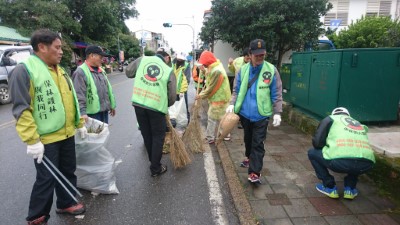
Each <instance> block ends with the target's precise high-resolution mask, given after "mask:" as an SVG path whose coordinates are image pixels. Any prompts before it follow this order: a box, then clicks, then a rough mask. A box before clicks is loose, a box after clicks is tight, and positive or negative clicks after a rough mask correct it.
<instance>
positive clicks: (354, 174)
mask: <svg viewBox="0 0 400 225" xmlns="http://www.w3.org/2000/svg"><path fill="white" fill-rule="evenodd" d="M308 158H309V159H310V162H311V164H312V166H313V167H314V170H315V173H316V174H317V177H318V179H320V180H322V183H323V185H324V186H325V187H328V188H333V187H334V186H335V185H336V183H335V178H334V177H333V176H332V175H331V174H330V173H329V171H328V169H330V170H332V171H334V172H336V173H346V174H347V176H346V177H345V178H344V186H345V187H350V188H355V187H356V185H357V181H358V176H359V175H361V174H364V173H366V172H368V171H369V170H370V169H372V167H373V166H374V162H372V161H370V160H368V159H363V158H342V159H332V160H326V159H324V157H323V155H322V150H321V149H314V148H311V149H310V150H308Z"/></svg>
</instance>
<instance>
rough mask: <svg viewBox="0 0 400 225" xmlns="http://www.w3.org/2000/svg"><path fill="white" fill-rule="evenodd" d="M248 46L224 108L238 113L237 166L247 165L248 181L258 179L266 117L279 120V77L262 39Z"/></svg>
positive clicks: (277, 123)
mask: <svg viewBox="0 0 400 225" xmlns="http://www.w3.org/2000/svg"><path fill="white" fill-rule="evenodd" d="M249 48H250V58H251V60H250V63H246V64H244V65H243V66H242V67H241V68H240V71H239V73H238V74H237V77H236V84H234V85H233V86H234V87H235V89H234V90H233V93H232V99H231V102H230V104H231V105H230V106H229V107H228V108H227V109H226V112H235V113H236V114H239V117H240V123H241V124H242V126H243V130H244V143H245V149H246V151H245V156H246V159H245V160H243V162H242V163H241V164H240V166H241V167H245V168H248V180H249V181H250V182H251V183H260V177H261V170H262V167H263V158H264V154H265V147H264V141H265V138H266V136H267V127H268V123H269V120H270V118H271V117H272V116H273V117H272V118H273V123H272V125H273V126H275V127H277V126H279V125H280V123H281V116H280V113H281V112H282V81H281V78H280V76H279V72H278V70H277V69H276V68H275V66H274V65H272V64H271V63H269V62H267V61H265V60H264V58H265V54H266V45H265V42H264V40H261V39H255V40H253V41H251V42H250V47H249Z"/></svg>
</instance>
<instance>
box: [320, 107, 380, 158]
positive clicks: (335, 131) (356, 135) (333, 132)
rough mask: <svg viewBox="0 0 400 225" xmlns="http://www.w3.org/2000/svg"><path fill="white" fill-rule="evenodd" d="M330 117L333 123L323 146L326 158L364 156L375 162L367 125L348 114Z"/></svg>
mask: <svg viewBox="0 0 400 225" xmlns="http://www.w3.org/2000/svg"><path fill="white" fill-rule="evenodd" d="M330 117H331V119H332V120H333V123H332V126H331V128H330V130H329V134H328V137H327V138H326V145H325V147H323V148H322V153H323V156H324V158H325V159H327V160H331V159H339V158H364V159H368V160H371V161H373V162H375V156H374V153H373V151H372V149H371V146H370V145H369V141H368V136H367V129H366V127H365V126H364V125H362V124H361V123H360V122H358V121H357V120H355V119H353V118H351V117H350V116H347V115H333V116H330Z"/></svg>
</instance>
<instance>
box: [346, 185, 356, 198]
mask: <svg viewBox="0 0 400 225" xmlns="http://www.w3.org/2000/svg"><path fill="white" fill-rule="evenodd" d="M357 195H358V190H357V189H355V188H354V189H351V187H344V195H343V198H345V199H350V200H353V199H354V198H355V197H356V196H357Z"/></svg>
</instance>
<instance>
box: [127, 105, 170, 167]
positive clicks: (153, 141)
mask: <svg viewBox="0 0 400 225" xmlns="http://www.w3.org/2000/svg"><path fill="white" fill-rule="evenodd" d="M134 107H135V113H136V118H137V121H138V123H139V127H140V132H141V133H142V136H143V140H144V145H145V146H146V149H147V154H148V156H149V161H150V163H151V165H150V171H151V174H155V173H159V172H160V171H161V157H162V148H163V144H164V139H165V127H166V126H167V123H166V120H165V115H164V114H163V113H160V112H156V111H153V110H150V109H145V108H142V107H139V106H134Z"/></svg>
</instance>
